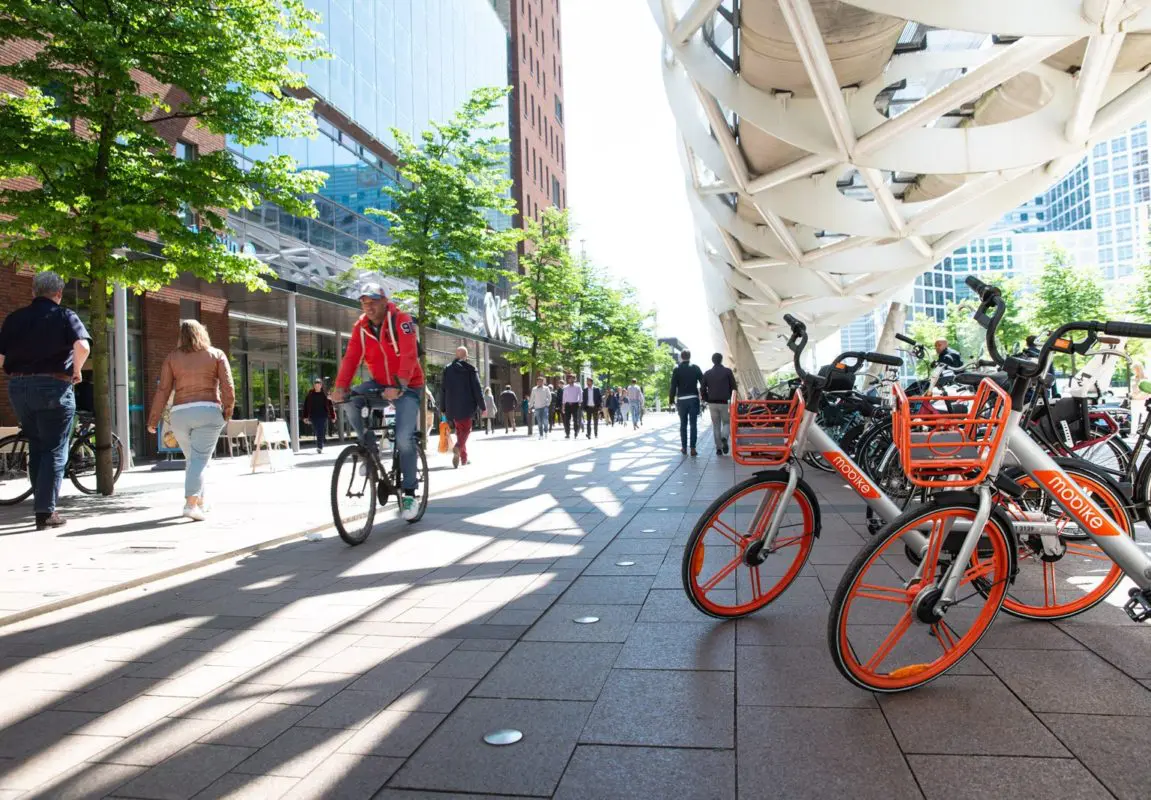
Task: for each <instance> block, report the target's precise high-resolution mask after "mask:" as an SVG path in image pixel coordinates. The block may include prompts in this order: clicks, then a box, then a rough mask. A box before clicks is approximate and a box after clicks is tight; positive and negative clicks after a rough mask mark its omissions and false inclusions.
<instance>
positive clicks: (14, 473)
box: [0, 412, 125, 506]
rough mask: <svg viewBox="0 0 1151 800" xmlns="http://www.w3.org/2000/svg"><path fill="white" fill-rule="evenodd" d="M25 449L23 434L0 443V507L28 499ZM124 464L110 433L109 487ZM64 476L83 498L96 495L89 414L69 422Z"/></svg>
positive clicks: (93, 422) (93, 429)
mask: <svg viewBox="0 0 1151 800" xmlns="http://www.w3.org/2000/svg"><path fill="white" fill-rule="evenodd" d="M29 449H30V444H29V442H28V437H27V436H25V435H24V433H23V431H21V432H20V433H14V434H12V435H11V436H5V437H4V438H3V439H0V506H14V505H16V504H17V503H22V502H23V501H24V500H27V499H28V498H29V497H31V496H32V491H33V487H32V475H31V472H30V470H29V462H30V454H29ZM124 460H125V459H124V445H123V443H122V442H121V441H120V437H119V436H117V435H116V434H115V433H113V434H112V470H113V474H112V482H113V483H115V482H116V481H118V480H119V479H120V473H121V472H122V471H123V469H124ZM64 475H65V476H67V478H68V479H69V480H71V481H72V485H74V486H75V487H76V488H77V489H79V490H80V491H81V492H83V493H84V494H96V419H95V417H94V416H93V415H91V414H88V413H84V412H80V413H77V414H76V416H75V418H74V419H73V422H72V433H71V444H70V445H69V447H68V463H67V464H66V465H65V467H64Z"/></svg>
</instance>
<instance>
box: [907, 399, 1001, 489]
mask: <svg viewBox="0 0 1151 800" xmlns="http://www.w3.org/2000/svg"><path fill="white" fill-rule="evenodd" d="M939 403H942V404H944V405H946V407H947V409H952V408H954V407H955V406H956V405H959V406H960V407H966V410H962V411H951V410H946V411H943V410H940V409H939V408H938V407H937V406H936V404H939ZM1010 411H1011V401H1010V399H1009V398H1008V396H1007V392H1005V391H1004V390H1003V389H1002V387H1000V386H999V385H998V384H996V383H995V382H994V381H990V380H988V379H986V378H984V379H983V381H982V382H981V383H980V384H979V388H978V389H977V390H976V392H975V395H974V396H971V395H968V396H966V397H955V396H951V397H944V396H940V395H936V396H929V397H908V396H907V395H906V394H904V392H903V389H902V388H901V387H899V386H896V387H895V412H894V416H893V428H892V430H893V433H894V438H895V447H896V449H897V450H898V451H899V459H900V463H901V464H902V465H903V472H904V474H905V475H907V478H908V480H910V481H911V482H912V483H914V484H915V485H916V486H926V487H932V488H939V487H946V488H949V489H958V488H962V487H964V486H974V485H975V484H977V483H979V482H980V481H982V480H983V479H984V478H986V477H987V472H988V470H990V469H991V459H992V456H993V455H994V453H995V451H996V449H997V448H998V446H999V442H1000V440H1001V439H1002V438H1003V434H1004V433H1005V432H1006V431H1007V415H1008V414H1009V413H1010Z"/></svg>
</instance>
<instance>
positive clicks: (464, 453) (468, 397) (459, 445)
mask: <svg viewBox="0 0 1151 800" xmlns="http://www.w3.org/2000/svg"><path fill="white" fill-rule="evenodd" d="M442 383H443V385H442V386H441V388H440V408H441V409H442V410H443V413H444V416H446V417H447V418H448V419H449V420H451V422H452V424H453V425H455V427H456V444H455V446H454V447H453V448H452V466H453V467H459V466H460V464H464V465H465V466H466V465H467V464H468V463H469V462H468V437H469V436H471V434H472V419H474V418H475V415H476V412H478V411H482V410H483V409H484V393H483V390H482V389H480V376H479V373H478V372H477V371H476V368H475V367H474V366H472V364H471V363H470V362H469V361H468V348H466V347H457V348H456V358H455V360H454V361H452V363H450V364H448V365H447V366H446V367H444V375H443V381H442Z"/></svg>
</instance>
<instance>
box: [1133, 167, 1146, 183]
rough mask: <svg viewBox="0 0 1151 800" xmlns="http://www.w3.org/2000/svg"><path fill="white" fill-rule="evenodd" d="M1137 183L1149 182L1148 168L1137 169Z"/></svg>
mask: <svg viewBox="0 0 1151 800" xmlns="http://www.w3.org/2000/svg"><path fill="white" fill-rule="evenodd" d="M1135 183H1139V184H1143V183H1147V169H1146V168H1143V169H1137V170H1135Z"/></svg>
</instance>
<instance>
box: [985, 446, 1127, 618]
mask: <svg viewBox="0 0 1151 800" xmlns="http://www.w3.org/2000/svg"><path fill="white" fill-rule="evenodd" d="M1059 463H1060V466H1061V467H1062V468H1063V470H1064V471H1065V472H1067V474H1068V476H1069V477H1070V478H1071V479H1072V480H1074V481H1075V483H1076V485H1078V486H1079V488H1080V489H1082V490H1083V491H1084V493H1086V494H1087V496H1088V497H1090V498H1091V499H1092V500H1094V501H1095V503H1096V505H1098V506H1099V507H1100V508H1101V509H1102V510H1103V511H1104V512H1106V514H1107V516H1109V517H1111V519H1112V520H1114V521H1115V523H1116V524H1117V525H1118V526H1119V529H1120V530H1121V531H1123V533H1124V534H1125V535H1127V536H1134V535H1135V526H1134V525H1133V524H1132V522H1131V517H1130V515H1129V514H1128V513H1127V509H1126V507H1125V505H1124V502H1123V498H1122V497H1120V496H1119V495H1118V494H1117V493H1116V492H1115V490H1114V489H1112V488H1111V487H1110V486H1108V485H1107V482H1106V481H1104V480H1102V479H1101V478H1099V477H1098V476H1097V475H1094V474H1092V473H1091V471H1089V470H1086V469H1083V468H1081V467H1077V466H1075V465H1071V464H1067V463H1066V462H1065V461H1062V460H1061V461H1060V462H1059ZM1015 481H1016V483H1018V484H1019V485H1020V486H1022V487H1023V488H1024V489H1026V490H1027V491H1026V493H1025V494H1024V496H1023V498H1022V500H1023V501H1025V502H1026V505H1027V507H1028V508H1031V509H1036V510H1040V511H1042V512H1043V513H1044V514H1046V515H1047V519H1048V520H1050V521H1051V522H1053V523H1055V525H1056V527H1057V528H1058V529H1059V530H1060V531H1061V532H1063V533H1062V535H1060V536H1058V537H1057V540H1055V541H1052V537H1048V541H1047V542H1044V541H1043V537H1041V536H1037V535H1027V534H1019V535H1017V537H1016V538H1017V539H1018V548H1019V551H1018V556H1017V559H1018V569H1019V571H1018V574H1017V575H1016V576H1015V581H1014V583H1013V584H1012V586H1011V588H1010V589H1009V590H1008V592H1007V597H1006V599H1005V600H1004V601H1003V610H1004V612H1006V613H1008V614H1011V615H1012V616H1015V617H1022V618H1024V619H1047V620H1051V619H1066V618H1067V617H1073V616H1075V615H1076V614H1082V613H1083V612H1084V611H1087V610H1088V609H1090V608H1093V607H1094V606H1096V605H1098V604H1099V603H1102V602H1103V601H1104V600H1105V599H1106V598H1107V595H1109V594H1111V592H1112V591H1114V590H1115V587H1116V586H1118V585H1119V582H1120V581H1122V580H1123V570H1122V569H1121V568H1120V567H1119V565H1118V564H1116V563H1115V562H1114V561H1112V560H1111V559H1110V557H1109V556H1108V555H1107V554H1106V553H1104V552H1103V549H1102V548H1101V547H1099V545H1097V544H1096V543H1095V541H1094V540H1093V539H1091V538H1090V537H1085V536H1083V535H1081V534H1079V533H1078V528H1077V526H1076V523H1075V521H1074V520H1073V519H1072V518H1071V517H1070V516H1069V515H1068V514H1067V512H1065V511H1064V510H1063V509H1062V508H1060V507H1059V506H1058V505H1056V504H1055V503H1054V502H1053V501H1052V500H1051V498H1050V497H1049V496H1048V495H1046V494H1045V493H1044V492H1043V490H1042V489H1041V488H1040V487H1039V486H1038V485H1037V483H1036V481H1035V479H1034V478H1032V477H1031V476H1030V475H1027V474H1023V475H1019V476H1016V477H1015ZM1008 505H1009V508H1008V515H1009V516H1010V515H1011V513H1012V512H1011V509H1010V503H1008ZM1045 545H1047V547H1046V548H1045Z"/></svg>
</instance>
